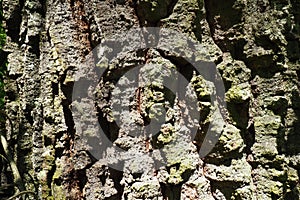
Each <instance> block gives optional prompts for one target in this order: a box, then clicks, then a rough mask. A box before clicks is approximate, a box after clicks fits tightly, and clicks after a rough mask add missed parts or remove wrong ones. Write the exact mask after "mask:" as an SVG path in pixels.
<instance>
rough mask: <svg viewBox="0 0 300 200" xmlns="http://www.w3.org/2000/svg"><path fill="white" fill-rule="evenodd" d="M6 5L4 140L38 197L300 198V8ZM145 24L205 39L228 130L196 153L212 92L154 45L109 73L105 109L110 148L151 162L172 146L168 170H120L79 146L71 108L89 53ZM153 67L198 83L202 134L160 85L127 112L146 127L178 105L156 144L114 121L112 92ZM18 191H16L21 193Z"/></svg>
mask: <svg viewBox="0 0 300 200" xmlns="http://www.w3.org/2000/svg"><path fill="white" fill-rule="evenodd" d="M2 4H3V14H4V19H5V20H4V26H5V30H6V33H7V41H6V46H5V49H4V50H5V52H7V54H8V76H7V79H6V86H5V87H6V94H7V98H6V104H5V112H6V114H7V116H8V118H9V120H8V121H7V126H6V135H5V137H6V139H7V141H8V143H9V151H10V153H11V154H12V155H14V160H15V161H16V163H17V166H18V169H19V171H20V174H21V176H22V182H23V183H24V186H25V189H26V190H29V191H33V192H34V193H36V195H37V196H38V198H39V199H129V200H133V199H168V200H171V199H174V200H175V199H176V200H177V199H180V198H181V199H220V200H221V199H236V200H238V199H248V200H252V199H258V200H268V199H299V198H300V195H299V190H300V186H299V172H300V171H299V170H300V131H299V130H300V122H299V117H300V97H299V76H300V66H299V61H300V36H299V35H300V1H298V0H289V1H288V0H226V1H218V0H165V1H163V0H154V1H148V0H103V1H102V0H3V3H2ZM140 26H144V27H145V26H152V27H164V28H170V29H174V30H176V31H178V32H182V33H184V34H185V35H186V36H187V37H190V38H193V39H194V40H197V41H199V42H200V43H201V45H202V46H203V47H204V48H205V52H204V54H205V55H208V56H209V57H210V61H212V62H214V63H215V64H216V66H217V68H218V70H219V72H220V74H221V76H222V79H223V81H224V84H225V89H226V95H225V99H226V102H227V108H226V109H225V111H224V113H225V114H224V115H223V116H224V117H225V119H226V120H225V121H226V124H225V125H224V127H223V130H222V136H221V137H220V138H219V141H218V143H217V145H216V146H215V148H214V149H213V150H212V152H211V153H210V154H209V155H207V156H205V157H204V158H201V159H200V157H199V155H198V152H197V150H199V147H200V146H201V141H202V140H203V137H204V135H205V130H206V129H207V126H208V124H209V123H210V122H211V121H213V120H216V119H213V117H212V116H211V114H210V113H211V111H212V110H213V109H214V108H213V106H212V105H211V104H210V98H209V96H210V95H211V93H210V91H209V90H208V89H207V88H205V86H204V85H205V84H204V83H203V77H202V76H201V75H199V74H196V73H193V70H192V69H191V67H190V66H189V63H187V61H186V60H182V59H181V58H180V56H179V55H175V54H172V53H170V52H164V51H162V50H157V49H151V48H150V49H147V50H137V51H136V52H130V53H128V54H126V56H125V57H123V58H122V59H116V60H115V61H114V65H112V66H109V70H108V71H107V73H106V74H105V75H104V76H103V77H102V78H101V79H100V80H99V83H98V86H97V88H98V90H97V91H96V92H95V94H96V97H97V99H96V100H97V102H96V104H95V108H96V111H97V112H96V113H97V115H98V120H99V122H100V124H101V126H102V127H105V130H104V132H105V134H106V135H107V137H108V138H109V139H110V141H111V142H113V143H114V144H115V145H117V146H120V147H121V148H123V149H126V151H133V152H140V153H141V154H143V155H144V154H147V153H148V152H149V151H152V150H153V149H159V148H164V153H165V156H166V157H167V161H168V162H167V164H166V166H162V167H161V168H159V169H156V170H154V169H152V168H151V169H149V170H144V171H142V172H140V171H139V169H138V167H136V171H134V170H135V168H134V167H131V168H129V169H131V171H130V170H126V169H125V167H124V170H121V171H119V170H116V169H114V168H112V167H108V166H105V164H103V163H102V162H100V161H98V160H97V159H95V157H94V156H93V155H92V154H91V153H90V152H89V151H88V150H89V149H92V148H93V145H90V146H88V144H86V143H84V142H82V140H81V139H82V138H81V137H80V134H79V130H78V128H76V126H75V122H74V118H75V117H78V116H74V115H72V110H71V107H74V106H75V105H74V102H73V103H72V89H73V85H74V81H75V78H74V74H75V72H76V71H80V70H83V69H80V68H81V67H82V63H83V62H84V60H85V57H86V56H87V55H88V53H89V52H90V51H91V50H92V49H94V48H95V47H96V46H97V45H99V44H101V42H103V41H104V39H105V38H109V37H112V36H114V35H116V34H118V33H121V32H125V31H126V30H129V29H131V28H133V27H140ZM181 42H184V41H181V40H180V38H178V44H179V43H181ZM175 45H176V44H175ZM125 46H126V45H125ZM178 47H180V45H179V46H178ZM172 48H174V49H175V48H176V46H175V47H172ZM199 51H202V50H199ZM187 56H188V53H187ZM95 59H96V60H95V61H99V60H101V57H99V58H95ZM97 59H99V60H97ZM199 59H202V60H205V59H206V58H205V56H203V57H199ZM145 63H152V64H163V65H165V66H168V67H169V68H170V69H171V68H176V69H178V71H179V72H181V73H183V74H185V77H189V79H188V80H189V81H190V84H191V85H192V86H193V87H194V88H196V89H197V90H196V91H197V92H196V93H197V98H198V101H199V109H200V110H201V113H203V115H202V116H201V120H200V124H199V125H200V128H199V130H200V131H199V133H198V134H197V135H196V137H195V138H190V137H189V136H188V134H189V133H186V134H187V135H184V134H182V133H178V132H176V130H177V129H176V123H177V121H178V116H179V115H180V114H182V113H181V111H182V109H176V108H177V107H178V106H182V105H180V103H176V100H174V98H175V97H173V96H172V95H171V94H170V93H168V91H167V90H165V89H162V88H161V87H160V85H156V86H155V87H145V88H143V90H138V91H137V93H138V94H137V95H135V97H137V98H138V100H137V101H135V100H132V109H131V111H130V113H129V115H130V116H131V118H132V119H134V121H137V122H138V123H140V124H141V125H143V124H146V123H147V120H149V119H150V118H151V119H154V118H155V117H157V116H158V115H159V111H157V110H155V109H154V111H153V113H152V115H151V114H149V112H147V110H148V111H149V109H150V108H151V106H152V105H156V104H157V105H162V104H163V105H164V106H165V104H164V102H167V101H168V102H171V104H173V108H171V107H170V108H167V110H168V111H170V113H172V114H170V115H171V116H170V120H169V122H168V123H166V124H165V125H164V126H163V127H164V128H162V130H161V133H160V134H159V135H158V136H157V137H150V138H149V137H148V138H147V137H144V136H142V135H137V136H135V137H133V136H130V134H129V135H128V134H127V132H131V131H134V128H133V127H131V126H128V127H126V126H123V127H118V126H117V125H116V122H115V120H114V117H112V115H111V112H112V110H111V105H112V102H111V101H110V97H111V92H112V90H113V89H114V88H115V84H116V82H117V81H118V80H119V79H120V77H121V76H122V75H124V73H125V72H126V70H128V69H131V68H133V67H134V66H135V65H137V64H145ZM102 64H103V63H102ZM154 70H155V69H154ZM83 73H84V72H83ZM167 73H168V72H166V74H167ZM84 75H88V73H87V74H84ZM141 76H142V75H141ZM81 78H82V79H83V77H81ZM160 78H161V77H158V78H157V79H158V80H159V79H160ZM86 81H89V78H86ZM127 89H128V91H123V92H124V96H125V97H126V95H130V94H131V95H132V93H130V91H132V90H130V89H132V88H130V87H128V88H127ZM126 92H127V93H126ZM185 103H186V102H185ZM176 106H177V107H176ZM154 108H155V107H154ZM77 109H80V108H77ZM81 109H82V110H83V113H82V116H81V117H82V118H81V119H82V120H83V121H84V120H88V118H89V116H91V115H93V113H91V112H92V111H91V112H89V111H88V110H89V109H88V107H83V108H81ZM10 122H11V123H10ZM177 125H178V124H177ZM182 126H184V125H182ZM96 129H97V127H93V126H89V127H85V129H84V131H88V132H89V134H90V137H91V138H93V140H95V141H97V142H98V143H101V137H98V136H97V134H96ZM172 130H175V131H172ZM201 130H202V132H201ZM86 134H87V133H86ZM98 140H99V141H98ZM170 141H173V142H174V141H176V142H177V143H179V144H181V146H179V147H178V146H176V147H174V146H172V145H173V143H172V142H170ZM98 143H97V144H98ZM178 152H179V153H180V156H178ZM141 159H142V158H141ZM138 162H143V160H140V161H138ZM145 162H146V161H145ZM0 164H1V168H0V169H1V185H3V186H4V185H5V184H12V183H13V176H12V171H11V168H10V166H9V165H8V164H7V163H6V161H5V160H3V161H2V163H0ZM20 190H22V187H18V185H15V192H18V191H20ZM10 191H12V188H11V190H10ZM13 193H14V192H13V191H12V192H11V193H10V194H8V193H6V195H8V196H9V195H12V194H13ZM0 194H1V195H4V194H2V193H0ZM3 198H4V199H5V198H7V196H6V197H3ZM27 198H31V196H30V195H28V197H27ZM32 198H33V197H32ZM35 198H37V197H35ZM33 199H34V198H33Z"/></svg>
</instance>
